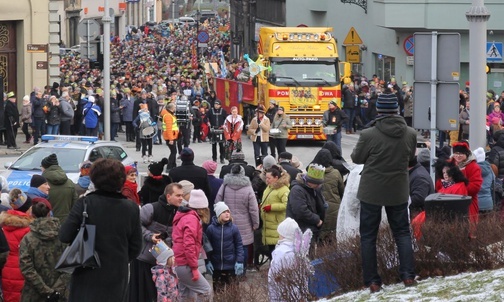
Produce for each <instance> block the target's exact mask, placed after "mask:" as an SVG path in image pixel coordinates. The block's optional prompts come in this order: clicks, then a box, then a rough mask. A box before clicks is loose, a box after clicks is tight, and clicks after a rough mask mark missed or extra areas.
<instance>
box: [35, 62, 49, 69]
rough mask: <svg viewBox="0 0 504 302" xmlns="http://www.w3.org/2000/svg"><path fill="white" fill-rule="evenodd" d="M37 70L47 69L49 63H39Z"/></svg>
mask: <svg viewBox="0 0 504 302" xmlns="http://www.w3.org/2000/svg"><path fill="white" fill-rule="evenodd" d="M37 69H47V61H37Z"/></svg>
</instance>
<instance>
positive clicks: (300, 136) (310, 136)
mask: <svg viewBox="0 0 504 302" xmlns="http://www.w3.org/2000/svg"><path fill="white" fill-rule="evenodd" d="M297 138H304V139H306V138H313V134H298V135H297Z"/></svg>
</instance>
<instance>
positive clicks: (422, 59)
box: [413, 32, 460, 129]
mask: <svg viewBox="0 0 504 302" xmlns="http://www.w3.org/2000/svg"><path fill="white" fill-rule="evenodd" d="M437 45H438V46H437V51H436V52H437V64H436V65H437V66H436V67H437V70H436V74H437V79H438V80H439V81H441V82H458V81H459V80H458V79H455V78H456V77H454V76H453V75H454V74H460V34H459V33H438V35H437ZM431 62H432V34H431V33H429V32H425V33H424V32H421V33H415V68H414V69H413V74H414V78H415V81H417V82H430V80H431V77H432V72H431V67H432V64H431ZM419 129H422V128H419Z"/></svg>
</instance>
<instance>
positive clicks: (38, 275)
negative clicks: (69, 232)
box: [19, 217, 70, 302]
mask: <svg viewBox="0 0 504 302" xmlns="http://www.w3.org/2000/svg"><path fill="white" fill-rule="evenodd" d="M59 227H60V224H59V220H58V219H57V218H53V217H45V218H37V219H35V220H34V221H33V222H32V223H31V224H30V232H29V233H28V234H26V235H25V236H24V237H23V239H22V240H21V243H20V245H19V268H20V269H21V273H22V274H23V276H24V278H25V283H24V286H23V290H22V292H21V301H26V302H38V301H40V302H43V301H46V297H47V296H48V295H50V294H51V293H52V292H54V291H59V292H60V293H61V295H62V297H61V299H60V301H66V299H65V297H68V295H67V285H68V283H69V282H70V275H69V274H64V273H60V272H58V271H56V270H55V269H54V267H55V266H56V263H57V262H58V260H59V258H60V256H61V254H62V253H63V250H64V249H65V245H64V244H63V243H61V241H59V239H58V231H59Z"/></svg>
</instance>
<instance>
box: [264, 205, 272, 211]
mask: <svg viewBox="0 0 504 302" xmlns="http://www.w3.org/2000/svg"><path fill="white" fill-rule="evenodd" d="M263 211H264V212H271V205H270V204H269V205H265V206H264V207H263Z"/></svg>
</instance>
